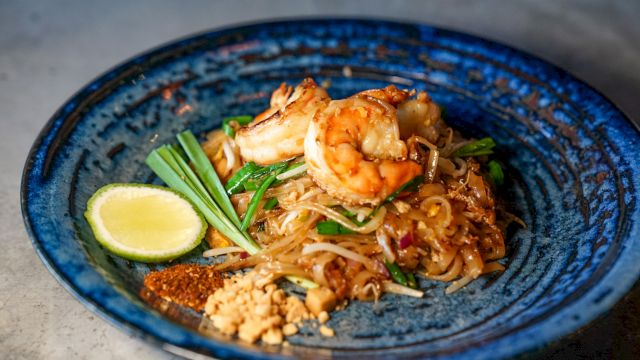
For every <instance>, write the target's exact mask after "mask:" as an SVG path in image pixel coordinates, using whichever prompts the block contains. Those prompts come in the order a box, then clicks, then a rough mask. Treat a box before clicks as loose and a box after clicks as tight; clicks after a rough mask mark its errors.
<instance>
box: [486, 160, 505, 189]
mask: <svg viewBox="0 0 640 360" xmlns="http://www.w3.org/2000/svg"><path fill="white" fill-rule="evenodd" d="M487 166H488V167H489V175H491V178H492V179H493V182H494V184H496V186H500V185H502V184H504V172H503V171H502V166H500V163H499V162H497V161H496V160H491V161H489V163H488V164H487Z"/></svg>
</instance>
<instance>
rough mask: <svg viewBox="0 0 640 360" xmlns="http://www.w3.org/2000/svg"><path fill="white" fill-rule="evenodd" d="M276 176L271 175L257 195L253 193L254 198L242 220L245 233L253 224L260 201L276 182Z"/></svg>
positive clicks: (261, 185)
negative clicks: (252, 220)
mask: <svg viewBox="0 0 640 360" xmlns="http://www.w3.org/2000/svg"><path fill="white" fill-rule="evenodd" d="M276 176H277V174H271V175H269V177H267V178H266V179H265V180H264V181H263V182H262V184H260V187H259V188H258V190H256V192H255V193H253V196H252V197H251V200H250V201H249V205H248V206H247V211H246V212H245V213H244V219H242V225H240V230H242V231H245V230H247V229H248V228H249V225H250V224H251V219H252V218H253V215H254V214H255V212H256V209H257V208H258V204H259V203H260V200H261V199H262V197H263V196H264V193H265V192H266V191H267V189H268V188H269V186H271V184H272V183H273V182H274V181H276Z"/></svg>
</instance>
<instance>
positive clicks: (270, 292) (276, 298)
mask: <svg viewBox="0 0 640 360" xmlns="http://www.w3.org/2000/svg"><path fill="white" fill-rule="evenodd" d="M327 290H328V289H327ZM307 300H309V299H307ZM317 302H318V301H317V300H316V301H315V302H314V303H313V304H312V305H311V307H312V308H313V310H314V312H315V314H314V312H311V311H310V310H309V308H307V305H305V303H303V302H302V301H301V300H300V299H298V298H297V297H296V296H287V295H286V294H285V292H284V291H283V290H282V289H278V287H277V286H276V285H275V284H273V283H269V282H268V281H265V279H264V278H261V277H260V276H258V274H257V273H256V272H254V271H252V272H249V273H247V274H244V275H234V276H233V277H231V278H228V279H225V280H224V286H223V287H221V288H218V289H217V290H216V291H215V293H213V294H212V295H211V296H209V299H208V300H207V303H206V305H205V308H204V310H205V314H206V315H207V316H208V317H209V318H210V319H211V320H212V321H213V325H214V326H215V327H216V328H217V329H218V330H220V332H222V333H224V334H227V335H234V334H237V335H238V337H239V338H240V339H241V340H243V341H246V342H249V343H253V342H256V341H258V340H262V341H263V342H264V343H267V344H281V343H282V342H283V341H284V336H291V335H294V334H296V333H297V332H298V327H299V326H300V325H301V324H302V321H303V320H309V319H315V318H318V320H319V321H320V323H322V324H324V323H325V322H326V321H327V320H328V319H329V314H328V312H327V310H328V311H331V309H332V308H333V306H335V299H333V303H331V302H329V303H328V305H331V308H328V307H327V306H324V307H323V306H319V305H318V304H317ZM322 328H323V329H321V330H322V331H321V334H322V335H324V336H333V330H331V329H330V328H328V327H326V326H324V325H323V326H322Z"/></svg>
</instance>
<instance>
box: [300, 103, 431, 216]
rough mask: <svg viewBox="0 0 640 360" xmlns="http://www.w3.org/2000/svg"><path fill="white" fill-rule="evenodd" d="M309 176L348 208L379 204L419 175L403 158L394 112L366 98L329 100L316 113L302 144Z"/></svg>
mask: <svg viewBox="0 0 640 360" xmlns="http://www.w3.org/2000/svg"><path fill="white" fill-rule="evenodd" d="M304 154H305V161H306V163H307V167H308V172H309V174H310V175H311V176H312V178H313V180H314V181H315V182H316V183H317V184H318V185H319V186H320V187H321V188H322V189H323V190H325V191H326V192H327V193H328V194H329V195H331V196H334V197H336V198H339V199H341V200H342V201H345V202H348V203H351V204H361V205H364V204H373V205H377V204H380V203H381V202H382V200H384V199H385V198H386V197H387V196H388V195H390V194H391V193H392V192H393V191H395V190H396V189H398V187H400V185H402V184H404V183H405V182H407V181H409V180H411V179H412V178H414V177H415V176H417V175H419V174H421V173H422V167H421V166H420V165H419V164H418V163H416V162H413V161H411V160H406V158H407V146H406V144H405V143H404V141H402V140H400V134H399V129H398V123H397V119H396V109H395V107H393V106H392V105H391V104H389V103H387V102H386V101H383V100H380V99H379V98H377V97H373V96H371V95H367V94H362V93H361V94H359V95H357V96H354V97H351V98H348V99H344V100H333V101H331V102H330V103H329V105H328V106H327V107H326V108H325V109H323V110H321V111H319V112H318V113H316V115H315V116H314V118H313V120H312V121H311V124H310V125H309V130H308V132H307V136H306V138H305V141H304Z"/></svg>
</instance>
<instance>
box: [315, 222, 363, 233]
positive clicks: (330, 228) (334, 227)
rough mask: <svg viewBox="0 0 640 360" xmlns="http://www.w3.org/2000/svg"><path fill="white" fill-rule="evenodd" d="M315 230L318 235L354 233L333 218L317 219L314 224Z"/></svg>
mask: <svg viewBox="0 0 640 360" xmlns="http://www.w3.org/2000/svg"><path fill="white" fill-rule="evenodd" d="M316 230H317V231H318V234H320V235H349V234H355V232H354V231H352V230H350V229H347V228H346V227H344V226H342V225H340V224H339V223H337V222H335V221H333V220H325V221H319V222H318V223H317V224H316Z"/></svg>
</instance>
